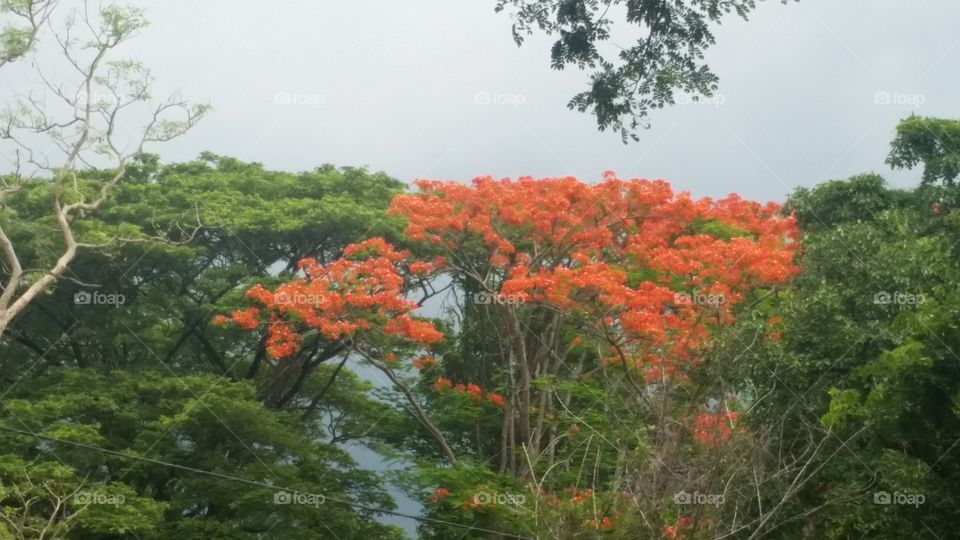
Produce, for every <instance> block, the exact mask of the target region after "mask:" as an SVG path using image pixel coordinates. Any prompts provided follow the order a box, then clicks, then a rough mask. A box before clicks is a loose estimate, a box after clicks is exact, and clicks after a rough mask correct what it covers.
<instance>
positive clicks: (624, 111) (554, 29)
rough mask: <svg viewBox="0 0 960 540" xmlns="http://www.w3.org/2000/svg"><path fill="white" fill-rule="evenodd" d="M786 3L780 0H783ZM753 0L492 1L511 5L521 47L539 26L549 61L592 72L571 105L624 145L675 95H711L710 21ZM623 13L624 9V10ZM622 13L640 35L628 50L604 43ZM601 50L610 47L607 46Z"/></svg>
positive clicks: (743, 12) (744, 10)
mask: <svg viewBox="0 0 960 540" xmlns="http://www.w3.org/2000/svg"><path fill="white" fill-rule="evenodd" d="M786 1H787V0H783V3H786ZM756 4H757V2H756V0H706V1H688V0H681V1H667V0H497V7H496V9H497V11H498V12H499V11H503V10H506V9H508V8H510V9H512V10H513V14H512V15H513V21H514V24H513V39H514V41H516V43H517V45H521V44H522V43H523V41H524V39H525V37H527V36H529V35H531V34H533V32H534V31H536V30H539V31H542V32H544V33H546V34H547V35H550V36H554V35H555V36H557V41H555V42H554V44H553V47H552V48H551V49H550V58H551V66H552V67H553V68H554V69H564V68H565V67H566V66H576V67H577V68H579V69H581V70H587V69H589V70H591V75H590V83H589V85H588V89H587V90H585V91H583V92H580V93H579V94H577V95H575V96H574V97H573V98H572V99H571V100H570V102H569V104H568V107H569V108H570V109H576V110H578V111H580V112H586V111H590V112H591V113H592V114H593V115H594V116H595V117H596V119H597V126H598V127H599V128H600V130H601V131H604V130H607V129H616V130H619V131H620V134H621V137H622V138H623V140H624V142H626V140H627V137H628V136H629V137H631V138H632V139H633V140H638V138H637V135H636V131H637V129H638V128H640V127H641V126H643V125H644V122H645V120H646V118H647V116H648V115H649V113H650V112H651V111H652V110H655V109H661V108H663V107H664V106H665V105H672V104H673V103H674V102H675V99H676V93H677V92H681V93H687V94H693V95H694V96H698V97H699V96H704V97H709V96H711V95H713V92H714V91H715V90H716V89H717V83H718V81H719V79H718V77H717V76H716V75H715V74H714V73H713V72H712V71H711V70H710V67H709V66H707V65H706V64H705V63H704V62H703V55H704V52H705V51H706V49H707V48H709V47H710V46H711V45H713V44H714V43H715V41H716V39H715V38H714V35H713V27H714V25H719V24H720V22H721V20H722V19H723V17H724V16H726V15H729V14H731V13H735V14H737V15H738V16H740V17H743V18H746V17H747V15H748V14H749V13H750V12H751V11H753V10H754V9H755V8H756ZM624 11H625V13H623V12H624ZM618 16H622V17H623V19H624V20H625V22H626V23H627V24H628V25H630V26H632V27H635V28H632V29H631V30H632V31H635V32H639V33H640V35H641V37H639V38H637V40H636V42H635V43H634V44H633V45H631V46H629V47H625V48H621V47H619V46H618V47H616V50H613V49H614V48H613V47H609V46H606V47H605V45H607V43H606V42H607V41H608V40H609V39H610V36H611V34H612V32H613V30H614V21H615V20H616V18H617V17H618ZM604 49H608V50H607V51H605V50H604Z"/></svg>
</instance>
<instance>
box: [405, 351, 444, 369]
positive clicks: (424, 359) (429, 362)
mask: <svg viewBox="0 0 960 540" xmlns="http://www.w3.org/2000/svg"><path fill="white" fill-rule="evenodd" d="M410 363H411V364H413V367H415V368H417V369H419V370H420V371H425V370H427V369H430V368H432V367H433V366H436V365H437V364H439V363H440V361H439V360H437V359H436V358H434V357H432V356H430V355H429V354H425V355H423V356H419V357H417V358H414V359H413V360H411V361H410Z"/></svg>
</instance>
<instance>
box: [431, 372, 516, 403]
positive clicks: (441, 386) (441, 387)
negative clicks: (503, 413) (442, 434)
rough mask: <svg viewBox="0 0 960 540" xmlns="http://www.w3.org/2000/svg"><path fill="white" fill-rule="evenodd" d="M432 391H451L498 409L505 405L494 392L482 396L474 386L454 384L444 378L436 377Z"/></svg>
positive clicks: (476, 386)
mask: <svg viewBox="0 0 960 540" xmlns="http://www.w3.org/2000/svg"><path fill="white" fill-rule="evenodd" d="M433 389H434V390H435V391H437V392H445V391H447V390H453V391H455V392H458V393H461V394H466V395H468V396H470V397H471V398H473V399H474V400H476V401H483V400H486V401H489V402H490V403H493V404H494V405H496V406H498V407H503V405H504V403H505V401H504V399H503V396H501V395H500V394H498V393H496V392H487V393H486V394H484V392H483V389H482V388H480V386H478V385H476V384H473V383H469V384H454V383H453V381H451V380H450V379H448V378H446V377H438V378H437V380H436V381H434V382H433Z"/></svg>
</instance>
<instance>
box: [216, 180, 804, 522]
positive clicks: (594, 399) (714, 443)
mask: <svg viewBox="0 0 960 540" xmlns="http://www.w3.org/2000/svg"><path fill="white" fill-rule="evenodd" d="M417 185H418V187H419V192H417V193H412V194H405V195H399V196H397V197H395V199H394V201H393V204H392V207H391V213H393V214H395V215H398V216H401V217H402V218H404V219H405V220H406V229H405V234H406V237H407V239H408V240H409V241H410V242H411V246H412V251H413V252H416V253H418V254H419V255H420V256H419V257H417V258H415V257H413V255H412V254H411V252H401V251H397V250H396V249H395V248H393V247H392V246H390V245H388V244H387V243H386V242H384V241H383V240H380V239H374V240H370V241H367V242H364V243H361V244H357V245H355V246H352V247H350V248H348V249H347V250H346V252H345V256H344V258H343V259H340V260H338V261H334V262H332V263H330V264H327V265H318V264H317V263H316V262H315V261H311V260H306V261H303V262H302V263H301V268H302V269H303V276H302V277H298V278H297V279H294V280H292V281H291V282H289V283H286V284H283V285H281V286H280V287H278V288H277V289H275V290H273V291H269V290H267V289H265V288H263V287H259V286H258V287H254V288H253V289H251V290H250V291H249V292H248V297H250V298H251V299H252V300H253V301H255V302H256V303H257V304H258V307H256V308H249V309H247V310H240V311H237V312H235V313H233V315H232V319H233V320H234V321H235V322H237V323H238V324H240V325H241V326H244V327H246V328H251V329H252V328H254V327H256V326H258V325H260V324H265V325H266V327H267V329H268V333H269V337H268V340H269V343H270V348H269V350H270V353H271V354H272V355H273V356H275V357H277V358H282V357H284V356H288V355H289V354H291V353H292V352H293V351H294V350H295V349H296V348H297V346H298V341H299V339H301V336H302V335H303V334H304V333H307V332H313V333H319V334H321V335H322V336H323V337H324V338H325V339H328V340H332V341H337V342H340V343H344V344H346V346H347V347H348V348H349V350H351V351H354V352H356V353H358V354H359V355H361V356H362V357H363V358H365V359H366V360H367V361H369V362H370V363H371V364H373V365H374V366H376V367H377V368H379V369H381V370H382V371H383V372H384V373H386V374H387V376H388V377H389V378H390V380H391V381H392V382H393V383H394V384H395V385H396V386H397V387H398V388H399V389H400V390H401V392H402V393H403V395H404V396H405V397H406V400H407V403H408V404H409V406H410V410H411V412H412V413H413V414H414V415H415V416H416V417H417V419H418V420H419V421H420V422H421V424H423V425H424V426H425V427H426V428H427V430H428V431H429V432H430V434H431V435H432V436H433V438H434V439H435V441H436V442H437V444H439V446H440V447H441V449H442V451H443V454H444V455H445V456H446V458H447V459H448V461H450V462H456V461H457V460H458V458H459V457H460V455H462V454H467V453H469V454H470V457H471V458H473V459H475V460H479V461H481V462H483V463H489V464H491V466H490V468H495V469H496V471H497V472H499V473H501V474H503V475H506V476H507V477H512V478H515V479H516V480H517V481H519V482H521V483H522V484H524V485H526V486H527V487H529V488H530V489H531V490H532V493H534V494H536V495H537V499H538V500H539V498H541V496H542V497H547V499H545V500H549V501H556V502H557V504H555V505H553V507H556V508H565V507H564V506H563V505H567V506H569V505H571V504H572V505H574V506H577V508H584V510H583V512H580V513H581V514H583V515H582V516H581V517H582V518H583V519H580V518H577V519H576V520H575V521H576V524H575V527H580V528H581V529H583V528H585V529H586V530H594V531H598V530H612V529H614V528H616V526H617V524H618V523H619V522H620V516H619V510H617V508H623V507H624V505H625V504H626V505H628V504H629V501H631V500H633V499H634V498H635V496H636V494H638V493H641V492H643V493H645V494H646V495H647V496H650V495H651V493H653V497H652V498H653V499H657V500H661V499H664V498H665V497H666V498H668V497H667V496H668V495H669V494H670V493H671V491H670V490H671V489H673V490H674V491H676V490H675V488H676V485H675V483H674V484H671V483H670V482H667V481H666V475H665V473H666V472H668V471H670V470H671V469H674V468H676V467H677V466H679V463H680V458H678V457H677V456H678V455H679V454H680V452H678V449H679V448H680V446H681V445H682V444H684V442H685V441H689V442H690V443H691V445H692V446H693V447H697V446H699V447H701V448H703V449H716V448H717V447H719V446H721V445H723V444H725V443H727V441H728V440H730V439H732V438H734V437H735V436H737V435H738V434H740V433H742V432H743V429H742V427H740V426H737V419H738V416H737V412H736V410H735V409H736V407H737V404H736V403H737V402H736V398H735V397H732V394H735V389H733V388H731V387H725V385H723V384H721V385H719V386H718V387H715V388H714V387H711V388H709V389H703V388H696V387H695V385H693V379H692V377H694V376H695V375H694V372H695V371H696V370H698V369H701V368H702V367H703V366H704V365H705V364H706V363H707V362H708V359H709V357H710V351H711V339H710V338H711V335H712V333H713V331H714V330H715V329H717V328H718V327H721V326H723V325H729V324H730V323H732V322H733V320H734V319H735V317H736V315H737V312H738V309H741V307H742V306H743V305H744V304H745V303H746V301H748V300H755V299H754V298H753V297H760V295H764V294H769V291H770V289H771V288H772V287H775V286H776V285H777V284H780V283H783V282H785V281H786V280H787V279H788V278H789V277H790V276H791V275H793V274H794V273H795V272H796V271H797V268H796V267H795V266H794V264H793V260H794V255H795V236H796V233H795V226H794V223H793V220H792V219H790V218H784V217H780V216H779V215H778V210H779V209H778V207H777V205H775V204H768V205H761V204H758V203H755V202H751V201H745V200H743V199H741V198H739V197H738V196H736V195H730V196H728V197H726V198H724V199H720V200H712V199H709V198H704V199H699V200H695V199H693V198H692V197H691V196H690V195H689V194H688V193H686V192H683V193H679V194H676V193H674V192H673V190H672V189H671V187H670V186H669V184H668V183H667V182H665V181H662V180H656V181H650V180H624V179H620V178H617V177H616V175H615V174H614V173H612V172H608V173H606V174H605V175H604V179H603V180H602V181H601V182H599V183H596V184H593V185H590V184H586V183H583V182H580V181H578V180H577V179H575V178H545V179H539V180H535V179H533V178H529V177H524V178H520V179H518V180H516V181H512V180H495V179H493V178H489V177H484V178H477V179H475V180H474V181H473V183H472V185H464V184H460V183H455V182H440V181H428V180H422V181H418V183H417ZM441 277H442V279H448V280H450V281H451V282H452V288H453V289H454V290H455V291H456V298H457V304H458V307H459V312H458V316H457V318H456V319H457V320H458V321H459V324H458V325H456V326H457V327H458V332H459V335H458V336H456V338H457V339H456V342H457V343H456V344H455V345H454V344H450V346H448V347H447V348H446V349H445V353H444V354H442V355H440V356H441V358H440V359H438V358H437V356H438V355H437V353H436V351H430V350H429V349H430V348H431V347H432V346H435V345H436V344H438V342H440V340H442V339H443V337H444V336H443V335H442V334H441V333H440V332H439V331H438V330H437V329H436V327H435V326H434V325H433V324H431V323H430V322H427V321H424V320H419V319H417V318H416V317H414V316H413V314H412V311H413V309H414V308H415V307H416V304H415V303H414V302H413V301H411V300H409V299H408V298H407V294H408V292H409V291H410V290H411V289H413V288H414V286H416V285H417V284H422V283H424V282H425V281H430V280H432V279H438V278H441ZM278 298H283V299H285V300H284V301H282V302H281V301H278ZM290 299H293V300H292V301H291V300H290ZM473 323H477V324H476V325H474V324H473ZM477 325H480V326H484V327H486V328H489V329H491V330H492V333H493V335H494V336H495V338H493V339H488V340H486V341H484V342H482V343H480V345H479V346H471V345H469V343H470V342H471V340H470V339H468V338H469V336H468V334H470V333H471V332H476V331H477V330H476V328H477ZM451 337H452V336H451ZM475 342H476V341H475V340H474V343H475ZM431 352H432V353H433V354H430V353H431ZM401 357H403V358H404V362H406V361H407V360H409V362H411V363H412V365H413V366H414V367H416V368H418V369H419V370H420V371H421V373H422V374H423V378H424V380H423V384H419V385H417V387H416V388H413V387H411V386H410V385H409V384H407V383H406V382H404V380H403V378H402V377H399V376H398V374H397V372H396V369H397V366H398V364H399V363H400V358H401ZM465 365H466V366H467V367H466V368H464V366H465ZM471 377H472V379H470V378H471ZM587 390H589V391H587ZM418 393H419V394H420V396H418V395H417V394H418ZM447 394H450V395H451V396H457V395H460V396H462V397H463V398H464V399H466V400H467V402H475V403H478V404H482V406H483V407H490V408H492V410H494V411H499V412H497V413H496V414H497V415H498V417H499V419H500V420H499V422H498V424H499V425H498V429H497V432H492V433H486V436H480V435H479V433H480V431H481V429H482V428H481V427H480V425H479V420H478V424H477V426H476V431H477V436H476V443H475V444H474V445H473V446H471V445H470V444H469V443H464V442H457V443H454V444H451V443H450V442H448V439H450V440H456V441H463V440H466V439H469V437H468V435H469V434H465V433H463V432H458V431H463V430H462V429H461V428H459V427H456V426H454V425H452V424H451V425H449V426H444V425H441V426H439V427H438V426H437V425H435V424H434V423H433V422H432V421H431V420H430V418H429V417H428V416H429V414H428V412H427V411H428V410H430V406H429V403H430V402H432V401H436V400H439V399H441V398H442V396H444V395H447ZM707 396H710V397H713V396H715V397H714V398H713V399H712V400H711V401H709V402H708V401H706V400H705V399H703V398H705V397H707ZM716 398H719V399H716ZM421 401H426V402H428V403H427V405H423V404H421ZM598 409H602V413H601V414H599V415H598V414H597V413H596V411H597V410H598ZM606 415H615V416H611V417H606ZM598 420H599V422H598ZM607 421H609V422H610V424H606V422H607ZM620 427H622V428H623V429H624V430H625V431H624V432H621V433H618V429H619V428H620ZM631 430H633V434H632V435H631V434H630V433H627V432H629V431H631ZM444 431H446V432H447V434H446V435H445V434H444ZM451 432H452V433H451ZM638 434H639V436H638ZM448 435H452V436H448ZM594 440H603V441H605V442H604V443H601V445H600V446H601V447H602V446H604V445H609V448H606V449H604V450H603V452H600V450H599V449H598V450H593V451H590V448H589V447H590V445H591V444H592V443H591V441H594ZM490 441H493V444H491V442H490ZM455 448H456V450H455ZM594 454H596V455H594ZM638 456H642V457H641V458H638ZM588 457H589V458H590V459H595V463H594V466H593V467H592V469H593V470H592V471H590V470H589V469H590V468H587V467H584V466H583V465H582V463H581V464H580V466H579V467H577V466H575V465H574V463H575V462H576V461H577V460H580V461H585V460H586V459H587V458H588ZM637 459H640V461H641V462H642V465H641V464H638V462H637ZM651 479H653V489H651ZM564 484H566V485H568V486H571V487H569V489H568V490H567V491H564V489H563V486H564ZM584 486H586V489H585V487H584ZM458 487H461V486H452V488H453V489H452V490H451V488H450V487H447V486H441V487H438V488H437V490H439V491H437V490H435V491H434V494H433V500H434V502H435V503H438V504H439V503H441V502H443V501H447V502H449V501H455V502H457V503H458V504H459V505H460V510H461V511H478V510H480V509H479V506H480V505H482V504H483V502H479V503H478V502H477V500H476V497H475V496H473V497H471V495H470V490H471V489H475V488H476V485H474V486H462V489H458ZM571 490H572V491H571ZM601 492H604V493H601ZM564 494H565V495H564ZM585 500H589V501H590V504H588V505H586V506H583V507H581V506H578V505H580V504H581V503H583V502H584V501H585ZM601 501H602V502H601ZM561 503H562V504H561ZM444 504H447V503H444ZM537 504H538V511H537V513H536V515H537V516H538V517H537V518H536V519H537V521H540V517H539V516H541V515H547V513H548V511H547V509H548V508H550V507H551V505H550V504H545V505H544V506H543V508H540V507H539V503H537ZM587 507H589V508H588V509H587ZM664 508H665V505H660V506H655V507H654V510H656V511H657V512H658V513H663V511H664ZM565 515H566V516H568V517H569V515H571V514H570V512H566V514H565ZM577 515H580V514H577ZM674 517H675V518H676V516H674ZM681 517H683V518H684V519H683V520H681V521H680V525H681V526H686V525H684V524H685V523H687V522H688V521H689V520H691V519H693V518H691V517H689V516H686V517H684V516H681ZM543 521H544V523H543V524H542V526H545V527H547V528H548V529H550V531H551V533H553V534H560V535H561V536H563V535H569V534H571V533H570V531H569V530H568V529H564V530H557V529H556V528H555V527H557V526H562V527H567V525H564V523H565V521H564V520H563V519H560V520H543ZM536 526H537V527H541V524H540V523H538V524H537V525H536ZM672 526H673V527H675V528H676V527H678V525H676V524H674V525H672ZM551 527H554V528H552V529H551ZM648 528H649V526H648ZM666 530H667V529H664V531H666ZM670 530H674V529H670Z"/></svg>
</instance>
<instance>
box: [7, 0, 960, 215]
mask: <svg viewBox="0 0 960 540" xmlns="http://www.w3.org/2000/svg"><path fill="white" fill-rule="evenodd" d="M133 4H134V5H140V6H142V7H144V8H145V9H146V10H147V16H148V18H149V19H150V20H151V23H152V24H151V26H150V27H149V28H148V29H147V30H145V31H144V32H143V33H142V35H141V36H139V37H138V38H137V39H136V40H135V41H133V42H131V43H130V44H129V46H128V47H126V48H125V50H124V52H125V53H126V54H128V55H130V56H132V57H135V58H138V59H140V60H142V61H144V62H145V63H146V64H147V65H149V66H150V67H151V68H152V69H153V71H154V74H155V76H156V78H157V90H158V93H163V92H165V91H169V90H176V89H182V90H183V92H184V94H185V95H186V96H188V97H190V98H193V99H196V100H198V101H209V102H210V103H211V104H212V105H213V106H214V111H213V112H212V114H211V115H210V116H209V117H208V118H207V119H205V120H204V121H203V123H202V124H201V125H200V126H199V127H198V128H197V129H196V130H195V131H193V132H191V133H190V134H188V135H187V136H186V137H184V138H182V139H180V140H177V141H175V142H173V143H169V144H167V145H165V146H163V147H156V148H154V150H155V151H157V152H159V153H160V154H161V155H162V157H163V159H164V160H165V161H174V160H186V159H192V158H194V157H196V156H197V155H198V154H199V153H200V152H201V151H203V150H210V151H213V152H215V153H219V154H226V155H229V156H233V157H237V158H240V159H242V160H247V161H259V162H262V163H264V164H265V165H266V166H268V167H270V168H276V169H283V170H304V169H310V168H313V167H315V166H317V165H319V164H321V163H325V162H329V163H334V164H337V165H355V166H356V165H366V166H369V167H370V168H372V169H376V170H383V171H386V172H387V173H389V174H391V175H393V176H395V177H397V178H400V179H402V180H404V181H411V180H413V179H415V178H419V177H428V178H442V179H456V180H469V179H470V178H472V177H474V176H478V175H483V174H491V175H494V176H497V177H502V176H511V177H516V176H519V175H525V174H529V175H533V176H555V175H567V174H573V175H576V176H578V177H579V178H581V179H583V180H589V181H594V180H597V179H599V178H600V176H601V174H602V172H603V171H604V170H607V169H612V170H614V171H616V172H618V173H619V174H620V175H621V176H622V177H647V178H665V179H667V180H669V181H671V182H672V183H673V185H674V186H675V187H676V188H678V189H687V190H690V191H692V192H693V193H694V194H696V195H710V196H722V195H725V194H727V193H729V192H732V191H735V192H738V193H741V194H743V195H744V196H747V197H751V198H757V199H764V200H767V199H782V198H783V197H784V196H785V195H786V194H788V193H789V192H790V191H792V189H793V188H794V187H796V186H800V185H805V186H809V185H813V184H815V183H817V182H819V181H822V180H825V179H831V178H845V177H847V176H850V175H852V174H855V173H859V172H865V171H871V170H873V171H878V172H881V174H883V175H884V176H886V177H887V178H888V180H890V181H891V183H893V184H895V185H899V186H909V185H913V184H915V183H916V182H917V179H918V178H919V171H916V172H893V171H890V170H889V169H888V167H887V166H886V165H884V163H883V160H884V158H885V156H886V154H887V151H888V145H889V141H890V139H891V137H892V134H893V129H894V126H895V125H896V122H897V120H898V119H900V118H903V117H905V116H908V115H909V114H910V113H912V112H914V113H918V114H922V115H931V116H948V117H950V116H952V117H957V116H960V92H958V88H960V70H958V67H960V31H958V29H957V21H960V2H957V1H956V0H925V1H923V2H915V1H909V2H908V1H906V0H857V1H854V0H847V1H838V0H802V1H801V2H800V3H791V4H788V5H782V4H780V3H779V2H777V1H766V2H761V3H760V6H759V8H758V9H757V10H756V11H755V12H754V13H753V15H752V16H751V20H750V21H748V22H744V21H742V20H740V19H737V18H735V17H731V18H729V19H727V20H726V21H725V23H724V25H723V26H722V27H721V28H720V29H719V31H718V32H717V45H716V46H715V47H714V48H713V49H711V51H710V52H709V53H708V61H709V63H710V64H711V65H712V67H713V69H714V71H715V72H716V73H717V74H718V75H719V76H720V78H721V81H720V90H719V94H718V96H717V97H716V98H715V99H714V100H713V102H712V103H702V104H686V105H677V106H674V107H672V108H669V109H666V110H663V111H657V112H655V113H654V114H653V115H652V117H651V118H650V120H651V122H652V123H653V126H652V128H651V129H649V130H645V131H643V132H642V133H641V134H640V137H641V140H640V142H639V143H630V144H629V145H626V146H625V145H623V144H622V143H621V142H620V139H619V136H618V135H617V134H615V133H610V132H607V133H600V132H598V131H597V129H596V127H595V122H594V120H593V117H591V116H589V115H586V114H581V113H577V112H572V111H568V110H567V109H566V102H567V100H568V99H569V98H570V97H571V96H572V95H573V94H574V93H576V92H578V91H580V90H581V89H582V88H584V85H585V81H586V77H587V74H586V73H583V72H580V71H577V70H576V69H568V70H567V71H564V72H557V71H554V70H551V69H550V68H549V45H550V43H551V41H550V40H549V39H547V38H533V39H530V40H529V41H528V42H527V43H526V44H525V45H524V46H523V47H520V48H518V47H517V46H516V45H515V44H514V43H513V41H512V39H511V35H510V25H511V21H510V18H509V16H508V15H507V14H506V13H501V14H496V13H494V11H493V7H494V4H495V2H494V0H469V1H466V0H445V1H439V0H432V1H431V0H376V1H374V0H344V1H318V0H312V1H297V2H294V1H281V0H271V1H270V2H263V1H261V0H258V1H253V0H229V1H227V0H219V1H218V0H203V1H200V2H198V1H195V0H155V1H154V0H141V1H138V2H133ZM14 73H16V72H14ZM8 76H9V75H5V77H8ZM7 80H8V81H9V80H10V79H7ZM878 93H881V94H879V95H878ZM877 101H880V102H881V103H877ZM884 101H890V102H891V103H889V104H886V103H882V102H884Z"/></svg>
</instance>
